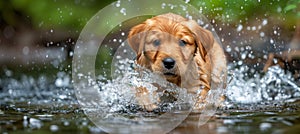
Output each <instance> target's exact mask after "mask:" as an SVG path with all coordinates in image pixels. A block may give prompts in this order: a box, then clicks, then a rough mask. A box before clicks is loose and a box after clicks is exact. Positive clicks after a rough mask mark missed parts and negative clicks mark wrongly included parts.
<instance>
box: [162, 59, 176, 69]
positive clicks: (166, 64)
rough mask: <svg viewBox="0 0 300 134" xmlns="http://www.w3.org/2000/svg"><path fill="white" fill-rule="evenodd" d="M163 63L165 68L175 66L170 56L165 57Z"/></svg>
mask: <svg viewBox="0 0 300 134" xmlns="http://www.w3.org/2000/svg"><path fill="white" fill-rule="evenodd" d="M163 64H164V67H165V68H166V69H172V68H174V66H175V60H174V59H172V58H165V59H164V60H163Z"/></svg>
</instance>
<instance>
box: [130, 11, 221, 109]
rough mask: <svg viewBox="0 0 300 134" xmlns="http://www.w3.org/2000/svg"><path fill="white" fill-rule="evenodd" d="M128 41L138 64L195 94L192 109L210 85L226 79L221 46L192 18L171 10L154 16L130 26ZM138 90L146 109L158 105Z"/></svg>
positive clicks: (141, 88)
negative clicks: (195, 101)
mask: <svg viewBox="0 0 300 134" xmlns="http://www.w3.org/2000/svg"><path fill="white" fill-rule="evenodd" d="M128 43H129V45H130V46H131V48H132V49H133V50H134V51H135V52H136V54H137V58H136V63H137V64H139V65H141V66H143V67H145V68H147V69H149V70H151V71H152V72H154V73H158V74H160V75H161V76H163V77H164V78H165V79H166V80H167V81H169V82H172V83H174V84H176V85H177V86H179V87H182V88H186V89H187V90H188V92H189V93H194V94H196V95H197V103H196V105H195V106H194V109H199V108H200V104H201V103H203V102H204V100H205V97H206V96H207V93H208V91H209V90H210V89H216V88H218V87H213V86H214V85H219V84H220V83H222V82H224V81H226V77H227V76H226V75H227V73H226V71H227V69H226V67H227V65H226V57H225V55H224V52H223V49H222V48H221V46H220V45H219V44H218V43H217V41H216V40H215V39H214V36H213V35H212V33H211V32H210V31H208V30H206V29H204V28H202V27H201V26H199V25H198V24H197V23H196V22H195V21H194V20H188V19H186V18H183V17H182V16H180V15H176V14H172V13H168V14H163V15H159V16H155V17H153V18H151V19H148V20H146V21H145V22H143V23H141V24H139V25H136V26H134V27H133V28H131V30H130V32H129V35H128ZM224 87H225V85H224ZM224 87H222V88H224ZM137 90H138V91H137V94H136V96H137V99H138V102H139V103H140V105H142V106H144V108H146V109H147V110H149V111H151V110H153V109H155V108H156V107H157V106H156V105H155V104H153V103H152V102H151V101H150V99H149V98H147V97H146V96H147V95H148V91H147V89H146V88H145V87H139V88H138V89H137ZM200 90H201V92H200V93H199V91H200Z"/></svg>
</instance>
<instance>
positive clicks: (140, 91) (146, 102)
mask: <svg viewBox="0 0 300 134" xmlns="http://www.w3.org/2000/svg"><path fill="white" fill-rule="evenodd" d="M136 99H137V102H138V103H139V105H140V106H142V108H144V109H146V110H147V111H153V110H154V109H157V108H158V106H157V105H156V104H155V103H156V102H158V101H159V100H158V99H155V94H150V93H149V92H148V90H147V89H146V88H145V87H138V88H137V92H136ZM155 100H156V101H155Z"/></svg>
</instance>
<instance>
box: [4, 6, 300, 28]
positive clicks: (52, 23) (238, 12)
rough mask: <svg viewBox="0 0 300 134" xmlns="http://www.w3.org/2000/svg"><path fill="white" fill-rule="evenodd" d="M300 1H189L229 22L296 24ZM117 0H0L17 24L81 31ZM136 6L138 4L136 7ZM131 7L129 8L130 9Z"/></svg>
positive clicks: (7, 19) (9, 19)
mask: <svg viewBox="0 0 300 134" xmlns="http://www.w3.org/2000/svg"><path fill="white" fill-rule="evenodd" d="M299 1H300V0H289V1H288V2H287V1H285V0H239V1H234V0H190V2H189V3H190V4H191V5H193V6H195V7H196V8H198V9H199V10H201V11H202V13H204V14H206V15H208V17H209V18H210V19H218V20H222V21H224V22H229V23H244V22H247V21H248V20H250V19H255V17H259V16H262V17H268V16H273V15H275V16H276V15H277V16H284V17H285V18H286V19H285V20H287V22H286V23H293V22H294V21H295V20H296V18H295V12H289V11H290V10H295V9H296V8H297V6H298V4H299ZM112 2H114V0H101V1H100V0H11V1H4V0H2V1H0V11H1V13H2V19H3V20H4V22H5V23H7V24H9V25H18V23H22V22H20V20H18V19H16V18H17V17H19V16H18V15H23V17H25V18H28V19H29V20H30V22H31V23H32V25H33V26H34V27H37V28H43V27H53V28H64V29H75V30H80V29H82V28H83V26H84V25H85V23H86V22H87V21H88V20H89V19H90V18H91V17H92V16H93V15H94V14H95V13H96V12H97V11H99V10H100V9H101V8H103V7H105V6H106V5H108V4H109V3H112ZM133 8H136V7H133ZM127 10H129V9H127Z"/></svg>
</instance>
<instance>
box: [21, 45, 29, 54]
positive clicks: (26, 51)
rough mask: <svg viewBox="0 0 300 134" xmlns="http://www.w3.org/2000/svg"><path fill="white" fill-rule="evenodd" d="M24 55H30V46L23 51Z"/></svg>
mask: <svg viewBox="0 0 300 134" xmlns="http://www.w3.org/2000/svg"><path fill="white" fill-rule="evenodd" d="M22 52H23V54H24V55H28V54H29V47H28V46H25V47H24V48H23V50H22Z"/></svg>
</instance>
